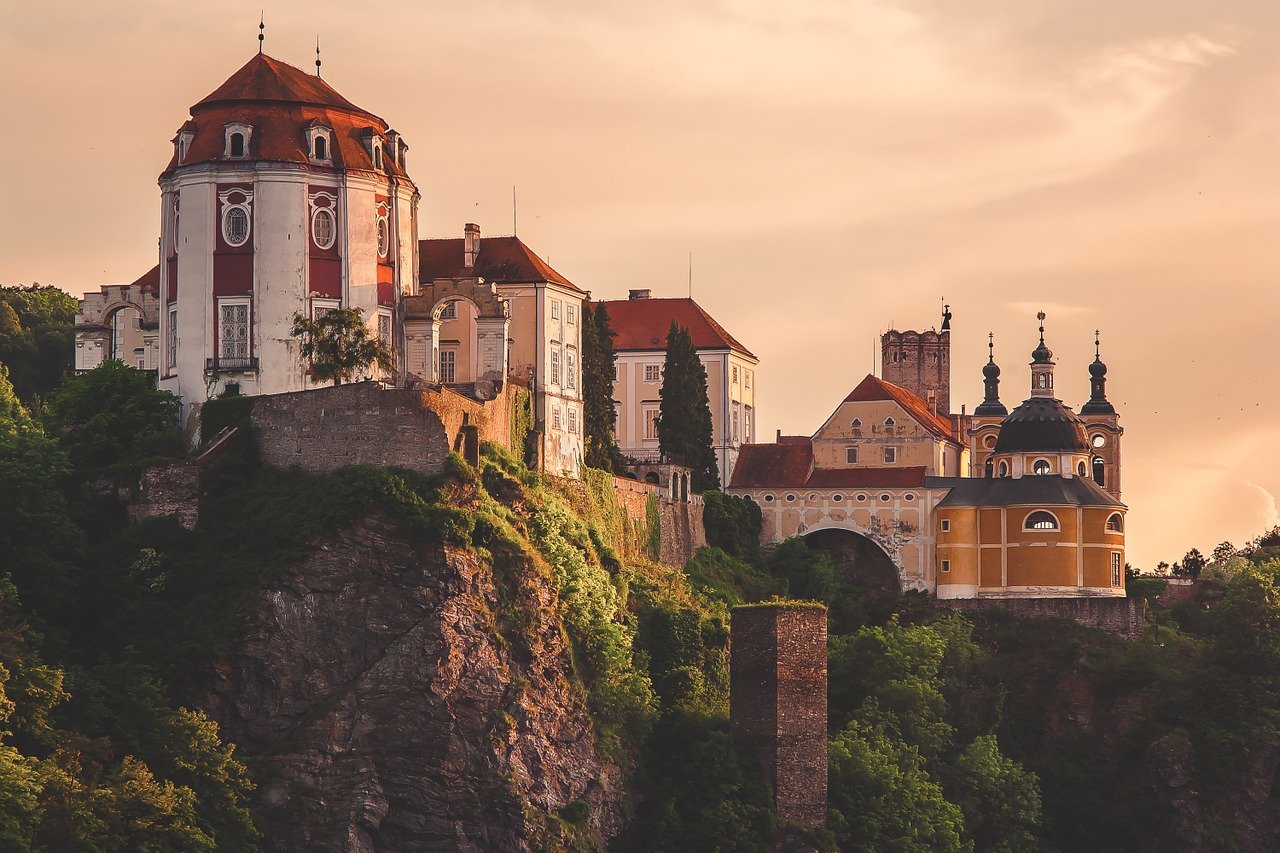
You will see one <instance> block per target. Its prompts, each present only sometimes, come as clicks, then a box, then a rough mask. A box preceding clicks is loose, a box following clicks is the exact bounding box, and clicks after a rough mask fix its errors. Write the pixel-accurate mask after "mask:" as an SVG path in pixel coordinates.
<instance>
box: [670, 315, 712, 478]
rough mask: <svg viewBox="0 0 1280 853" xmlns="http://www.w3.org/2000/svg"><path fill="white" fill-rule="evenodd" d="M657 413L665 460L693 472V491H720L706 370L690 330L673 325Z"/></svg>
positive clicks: (675, 323) (676, 324)
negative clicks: (683, 466)
mask: <svg viewBox="0 0 1280 853" xmlns="http://www.w3.org/2000/svg"><path fill="white" fill-rule="evenodd" d="M660 393H661V396H662V404H661V407H660V408H659V411H658V446H659V447H660V448H661V450H662V455H663V457H664V458H666V459H668V460H669V461H672V462H677V463H679V464H681V465H685V466H687V467H689V468H691V469H692V470H693V489H694V491H698V492H702V491H706V490H707V489H718V488H720V468H719V466H718V465H717V464H716V454H715V451H714V450H713V449H712V447H711V405H710V403H709V402H708V400H707V370H706V368H705V367H703V366H702V360H701V359H699V358H698V351H697V350H696V349H695V348H694V346H693V338H692V337H690V336H689V330H688V329H686V328H684V327H683V326H681V325H680V324H678V323H677V322H676V321H675V320H672V321H671V329H670V331H668V332H667V358H666V365H665V366H664V367H663V375H662V391H661V392H660Z"/></svg>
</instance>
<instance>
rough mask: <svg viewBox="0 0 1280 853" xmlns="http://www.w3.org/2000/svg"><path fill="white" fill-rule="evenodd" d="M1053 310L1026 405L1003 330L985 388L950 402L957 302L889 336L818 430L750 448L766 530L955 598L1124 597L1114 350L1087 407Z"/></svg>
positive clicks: (887, 581)
mask: <svg viewBox="0 0 1280 853" xmlns="http://www.w3.org/2000/svg"><path fill="white" fill-rule="evenodd" d="M1039 316H1040V321H1041V325H1040V330H1039V331H1040V340H1039V343H1038V345H1037V346H1036V347H1035V349H1034V350H1033V351H1032V353H1031V364H1030V368H1031V370H1030V374H1031V382H1030V396H1028V397H1027V399H1026V400H1025V401H1024V402H1022V403H1021V404H1020V405H1018V406H1017V407H1016V408H1014V410H1013V411H1012V412H1010V411H1009V410H1008V409H1007V408H1006V407H1005V406H1004V404H1003V403H1002V402H1001V401H1000V393H999V388H1000V368H999V366H998V365H997V364H996V362H995V350H994V343H993V342H991V343H989V346H990V349H991V352H990V356H989V359H988V363H987V364H986V365H985V366H984V368H983V377H984V380H985V385H986V395H985V399H984V400H983V401H982V403H981V405H979V406H978V407H977V408H975V409H974V410H973V413H972V414H964V413H963V412H961V414H952V413H950V412H949V406H950V399H951V394H950V369H949V367H950V348H951V331H950V328H949V327H950V319H951V316H950V313H949V312H948V313H945V314H944V316H943V324H942V329H941V331H934V330H930V331H927V332H916V331H905V332H899V331H889V332H886V333H885V334H884V335H883V336H882V338H881V357H882V363H883V365H884V366H883V371H882V372H883V373H884V378H880V377H877V376H874V375H868V376H867V377H866V378H865V379H863V380H862V381H861V382H860V383H859V384H858V386H857V387H856V388H854V389H853V390H852V391H850V392H849V394H848V395H847V396H846V397H845V398H844V400H843V401H841V403H840V404H839V406H837V407H836V410H835V411H834V412H832V414H831V416H830V417H829V418H827V420H826V422H825V423H823V424H822V426H820V427H819V428H818V430H817V432H815V433H814V434H813V435H812V436H784V435H781V434H779V436H778V440H777V442H776V443H774V444H755V445H748V446H745V447H743V448H742V450H741V455H740V457H739V461H738V465H737V467H736V468H735V469H734V472H733V478H732V480H731V481H730V484H729V487H728V489H727V491H729V492H730V493H733V494H737V495H743V496H747V497H750V498H751V499H753V500H754V501H755V502H756V503H757V504H759V505H760V507H761V509H762V510H763V516H764V534H763V538H764V539H765V540H766V541H771V542H777V541H781V540H783V539H786V538H788V537H791V536H797V535H799V536H805V537H807V538H810V539H811V540H812V541H814V542H815V543H817V544H822V545H824V546H827V547H831V548H834V549H836V550H838V551H841V552H843V554H844V555H845V557H846V558H847V560H848V561H849V562H851V563H852V564H853V566H854V570H855V571H856V572H857V573H859V574H860V575H862V579H863V580H864V581H865V582H867V583H869V584H871V585H873V586H880V587H882V588H885V589H897V590H903V589H914V590H922V591H927V592H931V593H933V594H935V595H936V596H937V597H938V598H939V599H975V598H991V599H1012V598H1037V599H1039V598H1081V597H1093V596H1100V597H1121V596H1124V595H1125V577H1124V567H1125V560H1124V517H1125V513H1126V511H1127V508H1126V507H1125V505H1124V504H1123V503H1121V501H1120V470H1121V459H1120V437H1121V435H1122V434H1123V430H1122V429H1121V427H1120V424H1119V416H1118V415H1117V414H1116V410H1115V408H1114V407H1113V406H1112V405H1111V403H1110V401H1109V400H1108V399H1107V395H1106V376H1107V366H1106V364H1104V363H1103V361H1102V357H1101V350H1100V348H1098V349H1097V350H1096V354H1095V358H1094V361H1093V363H1092V364H1090V365H1089V375H1090V378H1091V387H1092V396H1091V397H1090V399H1089V401H1088V402H1087V403H1085V404H1084V405H1083V406H1082V407H1081V408H1080V413H1079V414H1078V415H1077V414H1076V413H1075V412H1073V411H1072V410H1071V408H1070V407H1069V406H1067V405H1066V404H1065V403H1063V402H1062V401H1061V400H1059V399H1057V398H1056V397H1055V396H1054V381H1053V380H1054V367H1055V362H1054V359H1053V352H1052V351H1051V350H1050V349H1049V347H1048V346H1047V345H1046V344H1045V339H1044V319H1045V317H1044V314H1043V313H1041V314H1040V315H1039ZM1097 343H1098V342H1097V340H1095V344H1097Z"/></svg>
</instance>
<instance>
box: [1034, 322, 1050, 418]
mask: <svg viewBox="0 0 1280 853" xmlns="http://www.w3.org/2000/svg"><path fill="white" fill-rule="evenodd" d="M1044 317H1045V314H1044V312H1043V311H1041V312H1040V313H1038V314H1036V319H1037V320H1039V321H1040V345H1039V346H1037V347H1036V348H1035V349H1034V350H1032V351H1031V396H1032V397H1052V396H1053V350H1051V349H1049V347H1048V346H1046V345H1045V342H1044Z"/></svg>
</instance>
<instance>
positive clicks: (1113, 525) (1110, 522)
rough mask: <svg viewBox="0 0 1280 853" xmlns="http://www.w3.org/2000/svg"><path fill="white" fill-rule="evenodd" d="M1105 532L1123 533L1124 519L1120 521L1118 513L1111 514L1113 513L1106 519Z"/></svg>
mask: <svg viewBox="0 0 1280 853" xmlns="http://www.w3.org/2000/svg"><path fill="white" fill-rule="evenodd" d="M1107 532H1108V533H1122V532H1124V519H1122V518H1121V517H1120V513H1118V512H1113V513H1112V514H1111V515H1110V516H1109V517H1108V518H1107Z"/></svg>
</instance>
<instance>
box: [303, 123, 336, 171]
mask: <svg viewBox="0 0 1280 853" xmlns="http://www.w3.org/2000/svg"><path fill="white" fill-rule="evenodd" d="M331 133H332V131H331V130H330V129H329V128H327V127H325V126H324V125H320V124H314V125H312V126H311V127H308V128H307V156H308V157H309V158H310V159H311V161H312V162H314V163H328V162H330V161H331V160H332V159H333V140H332V138H331V136H330V134H331Z"/></svg>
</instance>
